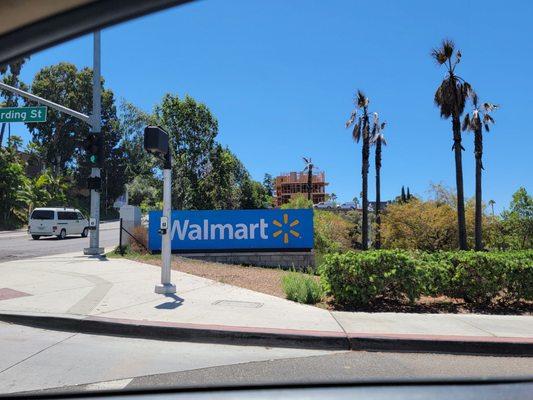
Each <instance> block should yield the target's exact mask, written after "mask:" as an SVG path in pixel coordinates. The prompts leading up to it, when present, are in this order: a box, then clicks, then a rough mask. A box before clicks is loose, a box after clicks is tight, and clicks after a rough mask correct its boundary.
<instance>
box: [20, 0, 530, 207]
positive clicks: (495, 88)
mask: <svg viewBox="0 0 533 400" xmlns="http://www.w3.org/2000/svg"><path fill="white" fill-rule="evenodd" d="M448 4H451V6H449V5H448ZM444 8H446V9H447V10H448V9H451V10H453V11H454V13H453V14H450V13H448V12H444ZM531 15H533V3H531V2H523V1H506V2H501V1H483V2H481V1H455V2H454V1H451V2H447V3H446V7H444V6H443V4H442V3H439V2H433V1H402V2H399V1H394V0H390V1H374V2H371V3H369V2H363V1H355V0H347V1H341V0H335V1H319V0H316V1H312V0H306V1H304V0H291V1H286V0H269V1H257V0H253V1H237V0H232V1H221V0H218V1H217V0H210V1H209V0H208V1H201V2H196V3H193V4H188V5H186V6H182V7H177V8H174V9H171V10H166V11H163V12H160V13H157V14H154V15H151V16H148V17H144V18H141V19H137V20H134V21H130V22H128V23H125V24H121V25H118V26H116V27H113V28H110V29H106V30H105V31H103V33H102V74H103V75H104V77H105V79H106V86H107V87H109V88H111V89H112V90H113V91H114V92H115V95H116V97H117V99H126V100H128V101H130V102H132V103H134V104H136V105H137V106H139V107H140V108H142V109H145V110H151V109H152V108H153V106H154V105H155V104H156V103H157V102H158V101H159V100H160V99H161V97H162V96H163V95H164V94H165V93H167V92H171V93H175V94H178V95H180V96H183V95H185V94H189V95H191V96H193V97H194V98H196V99H197V100H199V101H202V102H204V103H205V104H207V105H208V106H209V108H210V109H211V110H212V112H213V113H214V115H215V116H216V117H217V119H218V121H219V127H220V135H219V137H218V140H219V141H220V142H222V143H223V144H225V145H228V146H229V147H230V148H231V150H232V151H234V152H235V153H236V154H237V156H238V157H239V158H240V159H241V160H242V161H243V163H244V164H245V166H246V167H247V168H248V169H249V171H250V172H251V174H252V176H253V177H254V178H255V179H258V180H261V179H262V177H263V175H264V173H265V172H269V173H271V174H273V175H276V174H278V173H280V172H288V171H293V170H301V169H302V168H303V163H302V156H308V157H312V159H313V161H314V163H315V164H316V165H317V166H318V167H319V168H321V169H323V170H324V171H325V172H326V176H327V179H328V181H329V182H330V185H329V188H328V191H329V192H334V193H336V194H337V195H338V197H339V200H342V201H348V200H351V199H352V198H353V197H354V195H358V194H359V193H360V190H361V175H360V169H361V167H360V165H361V149H360V144H355V143H354V142H353V141H352V139H351V137H350V132H349V131H348V130H346V129H344V122H345V121H346V119H347V118H348V116H349V114H350V111H351V109H352V99H353V95H354V92H355V90H356V89H358V88H360V89H363V90H364V91H365V93H366V94H367V95H368V97H369V98H370V101H371V103H370V109H371V111H378V112H379V113H380V116H381V119H382V120H386V121H387V123H388V126H387V128H386V130H385V131H384V133H385V135H386V137H387V140H388V144H389V145H388V147H386V148H385V149H384V154H383V157H384V159H383V169H382V198H384V199H390V198H393V197H394V196H396V195H397V194H398V193H399V192H400V189H401V186H402V185H405V186H409V187H410V188H411V192H412V193H415V194H418V195H422V196H425V195H426V194H427V189H428V187H429V183H430V182H434V183H439V182H442V183H444V184H446V185H449V186H452V187H453V186H454V185H455V183H454V182H455V180H454V164H453V154H452V151H451V145H452V140H451V138H452V134H451V122H450V121H448V120H442V119H441V118H440V117H439V112H438V109H437V108H436V107H435V106H434V104H433V95H434V92H435V89H436V88H437V86H438V85H439V83H440V81H441V80H442V78H443V77H444V70H443V69H442V68H439V67H438V66H437V65H436V64H435V63H434V62H433V61H432V59H431V58H430V56H429V54H430V50H431V48H432V47H434V46H436V45H438V44H439V42H440V41H441V39H443V38H445V37H447V38H451V39H453V40H454V41H455V42H456V44H457V46H458V47H459V48H460V49H461V51H462V53H463V59H462V62H461V64H460V65H459V67H458V72H459V74H460V75H461V76H463V77H464V78H465V79H466V80H468V81H469V82H470V83H471V84H472V85H473V86H474V88H475V89H476V91H477V92H478V94H479V96H480V98H481V100H483V101H485V100H487V101H491V102H495V103H498V104H500V105H501V109H500V110H498V111H497V112H496V113H495V114H494V118H495V119H496V125H495V126H494V128H493V129H492V130H491V132H490V133H488V134H486V135H485V143H484V144H485V147H484V151H485V161H484V164H485V172H484V182H483V190H484V198H485V199H486V200H488V199H494V200H495V201H496V209H497V210H501V209H502V208H503V207H506V206H507V205H508V203H509V201H510V199H511V194H512V193H513V192H514V191H515V190H516V189H517V188H518V187H519V186H521V185H522V186H525V187H526V188H527V189H529V191H530V192H531V189H532V187H531V186H532V181H533V179H532V162H531V159H532V158H531V153H532V144H533V135H531V134H530V133H529V132H528V131H529V130H530V128H529V127H528V126H527V125H526V123H525V122H524V121H526V120H527V119H528V118H527V116H528V115H529V112H530V110H531V109H532V107H533V97H532V96H531V93H533V79H532V78H531V75H530V74H531V71H533V56H532V54H533V51H532V50H533V44H532V41H531V38H532V37H533V24H531V23H530V19H531ZM60 61H69V62H72V63H75V64H76V65H78V66H79V67H83V66H91V65H92V37H91V36H85V37H83V38H80V39H77V40H74V41H71V42H69V43H66V44H63V45H60V46H57V47H55V48H52V49H49V50H46V51H43V52H41V53H39V54H35V55H34V56H33V57H32V58H31V60H30V62H29V63H28V64H27V65H26V66H25V67H24V70H23V73H22V77H23V80H24V81H25V82H31V80H32V78H33V76H34V74H35V73H36V72H37V71H38V70H39V69H40V68H42V67H43V66H46V65H50V64H53V63H57V62H60ZM12 132H13V133H17V132H18V133H21V132H23V128H22V127H21V126H20V125H17V126H13V128H12ZM27 138H28V135H27V133H26V134H25V139H27ZM472 142H473V137H472V135H471V134H465V135H464V140H463V143H464V147H465V149H466V151H465V152H464V156H463V163H464V180H465V193H466V195H467V196H472V195H473V193H474V157H473V149H472V147H473V143H472ZM369 183H370V185H369V186H370V198H371V199H373V198H374V170H373V165H371V174H370V181H369Z"/></svg>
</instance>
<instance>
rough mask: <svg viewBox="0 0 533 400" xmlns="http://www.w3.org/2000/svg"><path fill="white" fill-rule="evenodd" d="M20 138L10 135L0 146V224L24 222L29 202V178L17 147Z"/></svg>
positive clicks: (7, 225)
mask: <svg viewBox="0 0 533 400" xmlns="http://www.w3.org/2000/svg"><path fill="white" fill-rule="evenodd" d="M21 144H22V139H21V138H20V137H18V136H12V137H11V138H10V140H9V142H8V143H7V146H6V147H5V148H0V177H1V178H0V226H1V227H2V228H15V227H19V226H21V225H22V224H23V223H25V222H26V219H27V215H28V202H29V183H30V182H29V179H28V178H26V176H25V174H24V166H25V165H24V162H23V161H22V160H21V159H20V157H19V153H18V151H17V147H18V146H20V145H21Z"/></svg>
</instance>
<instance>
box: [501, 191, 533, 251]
mask: <svg viewBox="0 0 533 400" xmlns="http://www.w3.org/2000/svg"><path fill="white" fill-rule="evenodd" d="M502 219H503V224H504V226H505V227H506V228H507V229H506V230H507V232H508V235H509V240H508V241H509V242H510V247H511V248H514V249H531V248H533V197H532V196H530V195H529V194H528V193H527V190H526V189H525V188H524V187H521V188H519V189H518V190H517V191H516V192H515V193H514V194H513V200H512V201H511V205H510V208H509V210H506V211H504V212H503V213H502Z"/></svg>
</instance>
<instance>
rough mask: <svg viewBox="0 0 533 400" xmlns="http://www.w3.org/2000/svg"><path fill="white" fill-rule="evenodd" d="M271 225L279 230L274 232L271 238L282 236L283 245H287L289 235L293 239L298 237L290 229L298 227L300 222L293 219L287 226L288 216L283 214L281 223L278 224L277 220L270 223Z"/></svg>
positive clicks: (298, 235) (297, 234)
mask: <svg viewBox="0 0 533 400" xmlns="http://www.w3.org/2000/svg"><path fill="white" fill-rule="evenodd" d="M272 223H273V224H274V225H276V226H277V227H278V228H280V229H278V230H277V231H276V232H274V233H273V234H272V236H274V237H275V238H277V237H278V236H280V235H281V234H283V243H285V244H287V243H289V234H290V235H292V236H294V237H296V238H297V237H300V234H299V233H298V232H297V231H295V230H294V229H292V228H294V227H295V226H296V225H298V224H299V223H300V221H298V220H297V219H295V220H293V221H292V222H291V223H290V224H289V215H288V214H283V223H281V222H279V221H278V220H277V219H275V220H274V221H272ZM287 230H288V232H287Z"/></svg>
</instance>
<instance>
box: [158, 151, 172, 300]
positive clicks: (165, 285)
mask: <svg viewBox="0 0 533 400" xmlns="http://www.w3.org/2000/svg"><path fill="white" fill-rule="evenodd" d="M170 157H171V156H170V150H169V152H168V154H167V155H166V156H165V166H164V167H163V168H164V169H163V217H166V219H167V221H168V229H167V230H166V232H165V233H164V234H163V235H162V238H161V240H162V243H161V260H162V264H163V265H162V266H161V284H160V285H156V286H155V292H156V293H161V294H168V293H176V286H175V285H173V284H172V283H171V282H170V258H171V257H170V256H171V254H170V253H171V248H170V232H171V230H172V222H171V220H170V214H171V211H170V209H171V177H172V175H171V172H172V170H171V159H170Z"/></svg>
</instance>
